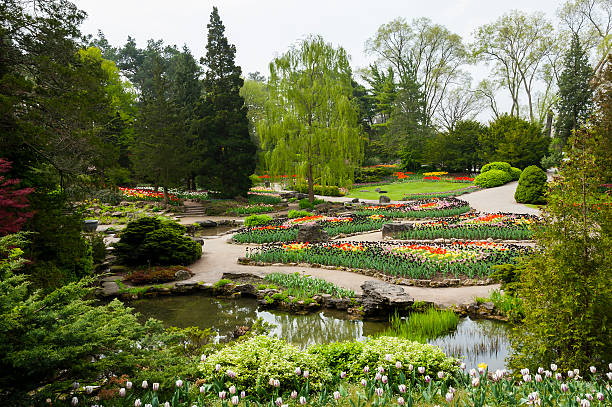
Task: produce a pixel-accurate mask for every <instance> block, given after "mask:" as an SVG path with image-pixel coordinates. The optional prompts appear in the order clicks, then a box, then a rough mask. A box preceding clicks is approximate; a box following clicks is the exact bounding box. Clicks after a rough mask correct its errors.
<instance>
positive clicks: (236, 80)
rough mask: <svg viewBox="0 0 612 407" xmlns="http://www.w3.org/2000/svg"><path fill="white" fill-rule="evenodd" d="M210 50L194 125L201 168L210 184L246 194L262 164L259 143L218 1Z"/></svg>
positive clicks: (226, 193) (210, 32)
mask: <svg viewBox="0 0 612 407" xmlns="http://www.w3.org/2000/svg"><path fill="white" fill-rule="evenodd" d="M207 27H208V43H207V45H206V56H205V57H204V58H202V59H201V60H200V62H201V63H202V64H204V65H205V66H206V67H207V68H208V69H207V70H206V72H205V75H204V81H203V85H204V98H203V99H202V101H201V103H200V107H199V110H198V117H199V119H198V120H196V122H195V123H194V126H193V132H194V134H195V135H196V137H197V142H198V147H197V149H198V150H199V151H200V152H201V158H202V160H201V163H200V164H201V165H200V168H199V171H198V173H199V174H200V175H202V176H203V179H204V181H205V183H206V184H207V186H209V188H212V189H215V190H218V191H219V192H220V193H221V194H222V195H224V196H226V197H234V196H236V195H246V193H247V192H248V190H249V188H250V186H251V181H250V179H249V175H251V174H252V173H253V171H254V169H255V164H256V161H255V160H256V158H255V157H256V146H255V144H253V142H252V141H251V138H250V136H249V122H248V118H247V108H246V107H245V105H244V98H243V97H242V96H240V88H242V86H243V84H244V81H243V79H242V78H241V77H240V75H241V69H240V67H239V66H236V64H235V62H234V61H235V57H236V47H235V46H234V45H231V44H229V43H228V41H227V37H226V36H225V27H224V26H223V23H222V22H221V18H220V17H219V12H218V10H217V8H216V7H213V11H212V13H211V14H210V23H209V24H208V25H207Z"/></svg>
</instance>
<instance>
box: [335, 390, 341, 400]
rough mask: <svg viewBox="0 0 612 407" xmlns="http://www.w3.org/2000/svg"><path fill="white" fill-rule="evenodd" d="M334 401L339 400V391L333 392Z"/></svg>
mask: <svg viewBox="0 0 612 407" xmlns="http://www.w3.org/2000/svg"><path fill="white" fill-rule="evenodd" d="M334 400H340V392H339V391H335V392H334Z"/></svg>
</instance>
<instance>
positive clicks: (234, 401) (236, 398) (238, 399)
mask: <svg viewBox="0 0 612 407" xmlns="http://www.w3.org/2000/svg"><path fill="white" fill-rule="evenodd" d="M238 403H240V398H239V397H238V396H232V404H233V405H235V406H237V405H238Z"/></svg>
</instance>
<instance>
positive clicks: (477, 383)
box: [472, 377, 480, 387]
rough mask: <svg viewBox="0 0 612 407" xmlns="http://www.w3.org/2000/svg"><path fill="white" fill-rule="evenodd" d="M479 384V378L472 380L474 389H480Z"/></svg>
mask: <svg viewBox="0 0 612 407" xmlns="http://www.w3.org/2000/svg"><path fill="white" fill-rule="evenodd" d="M479 384H480V378H479V377H474V378H473V379H472V387H478V385H479Z"/></svg>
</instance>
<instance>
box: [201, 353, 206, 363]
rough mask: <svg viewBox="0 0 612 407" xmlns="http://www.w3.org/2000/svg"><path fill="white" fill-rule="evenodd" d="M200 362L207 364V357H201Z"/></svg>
mask: <svg viewBox="0 0 612 407" xmlns="http://www.w3.org/2000/svg"><path fill="white" fill-rule="evenodd" d="M200 362H206V355H204V354H202V356H200Z"/></svg>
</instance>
